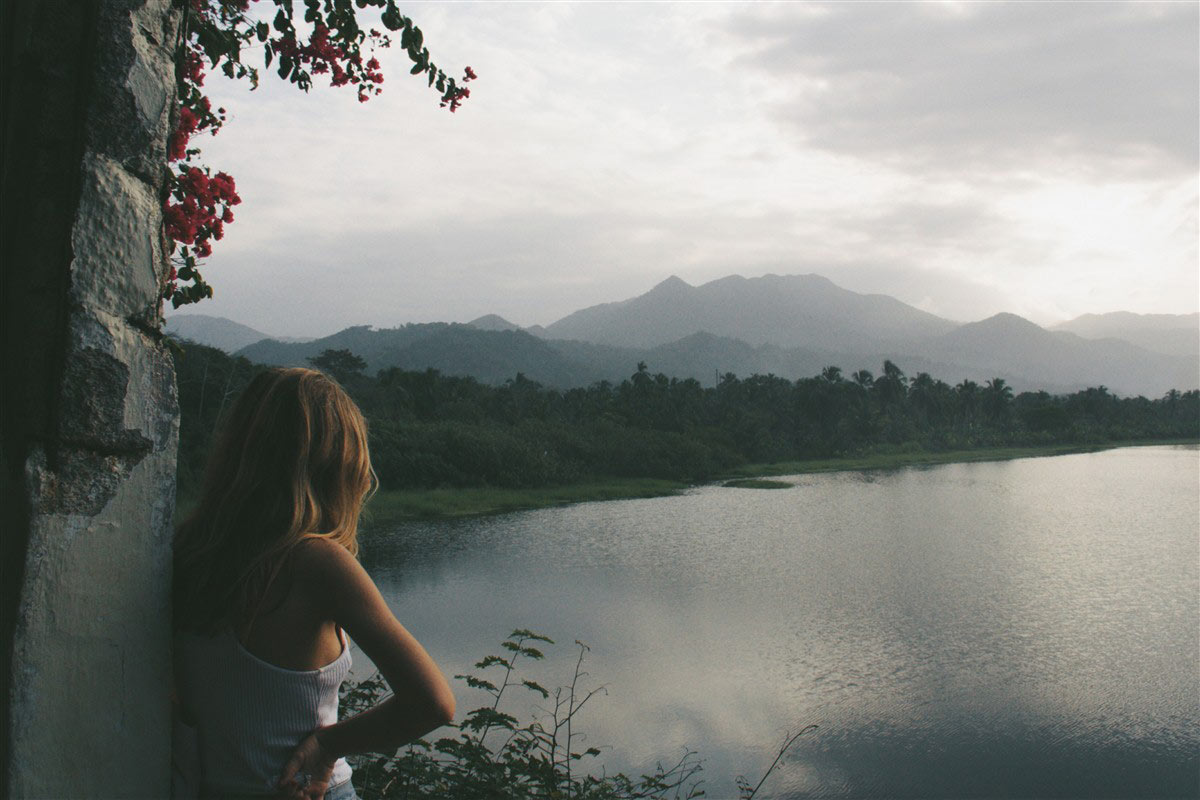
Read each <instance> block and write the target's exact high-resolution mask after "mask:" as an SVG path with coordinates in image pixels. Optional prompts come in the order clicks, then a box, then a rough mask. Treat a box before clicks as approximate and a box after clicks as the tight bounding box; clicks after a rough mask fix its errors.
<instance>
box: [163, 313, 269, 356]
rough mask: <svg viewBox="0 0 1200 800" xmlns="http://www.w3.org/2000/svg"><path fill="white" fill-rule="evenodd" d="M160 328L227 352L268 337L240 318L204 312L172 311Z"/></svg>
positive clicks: (167, 332) (170, 333) (182, 337)
mask: <svg viewBox="0 0 1200 800" xmlns="http://www.w3.org/2000/svg"><path fill="white" fill-rule="evenodd" d="M163 331H164V332H165V333H166V334H167V335H168V336H174V337H175V338H177V339H187V340H188V341H190V342H196V343H197V344H203V345H208V346H209V347H215V348H217V349H218V350H224V351H225V352H226V353H232V352H234V351H235V350H240V349H242V348H243V347H245V346H247V345H250V344H253V343H254V342H257V341H259V340H261V339H267V338H270V337H268V335H267V334H265V333H263V332H261V331H256V330H255V329H254V328H251V327H249V326H246V325H242V324H241V323H239V322H234V321H233V320H231V319H225V318H224V317H212V316H209V315H207V314H172V315H171V316H169V317H167V321H166V325H165V326H164V328H163Z"/></svg>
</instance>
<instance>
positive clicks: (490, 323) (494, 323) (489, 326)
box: [467, 314, 521, 331]
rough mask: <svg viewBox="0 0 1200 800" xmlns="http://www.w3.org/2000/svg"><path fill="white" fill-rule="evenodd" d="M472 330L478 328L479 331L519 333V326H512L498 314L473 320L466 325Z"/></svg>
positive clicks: (486, 315) (485, 315)
mask: <svg viewBox="0 0 1200 800" xmlns="http://www.w3.org/2000/svg"><path fill="white" fill-rule="evenodd" d="M467 324H468V325H470V326H471V327H472V328H478V329H479V330H481V331H519V330H521V326H520V325H514V324H513V323H511V322H509V321H508V320H506V319H505V318H504V317H502V316H500V315H499V314H484V315H483V316H482V317H479V318H478V319H473V320H471V321H470V322H468V323H467Z"/></svg>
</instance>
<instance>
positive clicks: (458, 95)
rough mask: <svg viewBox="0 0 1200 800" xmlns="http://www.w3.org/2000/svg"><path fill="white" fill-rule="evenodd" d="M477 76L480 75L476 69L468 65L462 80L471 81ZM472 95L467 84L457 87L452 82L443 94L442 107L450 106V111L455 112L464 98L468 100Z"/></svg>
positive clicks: (464, 81)
mask: <svg viewBox="0 0 1200 800" xmlns="http://www.w3.org/2000/svg"><path fill="white" fill-rule="evenodd" d="M477 77H478V76H477V75H476V74H475V70H473V69H471V68H470V67H467V68H465V69H464V70H463V79H462V82H463V83H470V82H471V81H473V80H475V78H477ZM470 96H471V90H470V89H468V88H467V87H466V86H462V87H457V86H455V85H454V84H453V83H451V84H450V86H449V88H448V89H447V90H446V93H445V94H444V95H442V103H441V105H442V108H446V107H449V108H450V113H451V114H453V113H454V112H455V111H458V107H459V106H461V105H462V102H463V100H466V99H467V98H468V97H470Z"/></svg>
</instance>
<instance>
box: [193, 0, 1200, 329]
mask: <svg viewBox="0 0 1200 800" xmlns="http://www.w3.org/2000/svg"><path fill="white" fill-rule="evenodd" d="M403 8H404V10H405V12H406V13H408V14H409V15H410V16H412V17H413V18H414V20H415V21H416V22H417V23H418V25H419V26H420V27H421V28H422V30H423V31H424V32H425V41H426V44H427V46H428V47H429V48H430V50H431V52H432V54H433V56H434V60H435V61H436V62H437V63H438V64H439V65H440V66H442V67H443V68H445V69H447V71H453V72H454V73H456V74H458V73H460V70H461V67H463V66H466V65H470V66H471V67H473V68H474V69H475V71H476V72H477V73H478V75H479V79H478V81H476V82H474V83H472V84H471V89H472V95H471V98H470V100H469V101H468V102H467V103H466V104H465V105H464V106H463V108H462V109H460V110H459V112H458V113H457V114H453V115H452V114H450V113H448V112H447V111H446V110H445V109H440V108H438V104H437V95H436V94H435V93H434V92H432V91H431V90H428V89H425V88H424V83H423V82H420V81H418V80H417V79H415V78H412V77H410V76H409V75H408V74H407V69H406V68H405V64H406V62H407V57H406V56H405V55H404V53H403V51H400V50H399V49H397V50H396V51H395V52H388V51H384V52H382V53H381V57H380V60H381V61H382V62H383V65H384V70H385V73H386V75H387V82H386V83H385V84H384V90H385V91H384V93H383V94H382V95H380V96H379V97H377V98H375V99H373V100H372V101H371V102H369V103H366V104H359V103H358V102H356V100H355V97H354V94H353V92H352V91H348V90H344V89H343V90H338V89H331V88H329V87H327V86H323V85H319V86H317V87H315V88H314V89H313V90H312V91H311V92H310V93H309V94H307V95H305V94H302V93H300V92H298V91H296V90H295V89H294V88H293V87H291V86H286V85H284V84H282V83H281V82H280V81H279V80H278V79H277V78H276V77H275V76H274V75H273V74H270V75H264V80H263V86H262V88H260V89H259V90H258V91H257V92H253V93H250V92H248V91H247V90H246V87H245V85H243V84H233V83H230V82H228V81H225V80H224V79H221V78H218V77H212V78H210V79H209V88H210V89H211V90H212V92H211V94H212V96H213V98H214V100H216V101H217V103H216V104H219V105H224V106H225V107H226V108H227V109H228V110H229V122H228V124H227V125H226V127H225V129H224V130H223V131H222V132H221V134H220V135H219V136H217V137H215V138H208V137H204V138H203V139H202V140H201V145H202V146H203V147H204V161H205V163H207V164H209V165H211V166H212V167H213V168H214V170H216V169H221V170H225V171H227V172H229V173H231V174H232V175H233V176H234V177H235V179H236V180H237V185H238V190H239V193H240V194H241V196H242V198H243V201H244V202H243V203H242V205H240V206H238V207H237V209H236V214H237V220H236V222H235V223H234V224H233V225H231V226H229V228H228V230H227V233H226V237H225V239H224V240H223V241H221V242H218V243H216V248H215V252H214V255H213V256H212V258H211V259H209V261H208V264H207V266H206V267H205V268H204V270H203V272H204V274H205V277H206V278H207V279H208V281H209V282H210V283H212V284H213V285H214V287H215V290H216V298H215V299H214V300H210V301H205V302H203V303H201V304H199V305H196V306H192V307H190V308H189V309H188V310H191V311H195V312H197V313H205V314H215V315H219V316H226V317H229V318H231V319H234V320H237V321H238V322H242V323H245V324H247V325H251V326H253V327H255V328H258V329H259V330H262V331H264V332H266V333H271V334H280V335H293V336H303V335H307V336H316V335H325V334H328V333H332V332H334V331H336V330H339V329H341V328H343V327H346V326H349V325H354V324H372V325H376V326H381V327H391V326H395V325H399V324H403V323H406V322H427V321H434V320H444V321H460V322H465V321H468V320H471V319H473V318H475V317H478V316H480V315H483V314H487V313H496V314H500V315H501V316H503V317H505V318H507V319H509V320H511V321H513V322H516V323H518V324H521V325H531V324H534V323H538V324H543V325H544V324H548V323H550V322H553V321H555V320H557V319H559V318H560V317H562V316H564V315H566V314H568V313H570V312H572V311H574V310H577V309H579V308H582V307H584V306H588V305H593V304H595V303H600V302H607V301H612V300H622V299H626V298H628V297H632V296H635V295H638V294H641V293H643V292H645V291H647V290H648V289H650V288H651V287H652V286H654V285H655V284H656V283H658V282H660V281H661V280H663V279H665V278H666V277H668V276H669V275H678V276H679V277H681V278H683V279H684V280H685V281H687V282H688V283H691V284H693V285H699V284H701V283H704V282H706V281H709V280H713V279H715V278H719V277H723V276H725V275H729V274H735V273H736V274H740V275H744V276H746V277H752V276H757V275H763V274H766V273H776V274H795V273H810V272H815V273H818V274H821V275H824V276H826V277H828V278H830V279H832V280H833V281H834V282H836V283H838V284H839V285H841V286H844V287H845V288H848V289H852V290H854V291H859V292H878V293H884V294H890V295H893V296H895V297H898V298H899V299H901V300H903V301H905V302H907V303H911V304H913V305H916V306H918V307H920V308H923V309H925V310H928V311H932V312H934V313H936V314H940V315H942V316H946V317H949V318H952V319H959V320H964V321H966V320H976V319H982V318H984V317H986V316H990V315H991V314H994V313H997V312H1000V311H1011V312H1014V313H1017V314H1021V315H1023V316H1026V317H1028V318H1030V319H1033V320H1034V321H1036V322H1039V323H1041V324H1048V323H1053V322H1058V321H1062V320H1065V319H1068V318H1071V317H1074V316H1077V315H1079V314H1083V313H1087V312H1105V311H1115V310H1129V311H1136V312H1142V313H1150V312H1165V313H1187V312H1192V311H1196V310H1197V307H1198V305H1200V255H1198V247H1197V242H1198V237H1200V230H1198V217H1200V196H1198V188H1200V142H1198V129H1200V110H1198V105H1200V100H1198V98H1200V54H1198V42H1200V4H1198V3H1196V2H1192V1H1191V0H1189V2H1182V3H1168V4H1158V3H1151V2H1133V3H1113V2H1106V3H1084V2H1072V3H1066V2H1062V3H1059V2H1032V3H1015V2H1013V3H957V2H933V3H911V4H903V3H881V4H875V3H828V4H824V3H817V4H809V3H803V4H802V3H777V4H776V3H753V4H752V3H681V4H660V3H532V2H531V3H503V2H494V1H491V2H487V3H455V4H426V3H410V4H407V5H404V6H403ZM360 13H361V12H360ZM253 57H254V58H255V59H258V58H259V57H260V56H259V54H258V53H255V54H254V56H253ZM389 67H390V69H389Z"/></svg>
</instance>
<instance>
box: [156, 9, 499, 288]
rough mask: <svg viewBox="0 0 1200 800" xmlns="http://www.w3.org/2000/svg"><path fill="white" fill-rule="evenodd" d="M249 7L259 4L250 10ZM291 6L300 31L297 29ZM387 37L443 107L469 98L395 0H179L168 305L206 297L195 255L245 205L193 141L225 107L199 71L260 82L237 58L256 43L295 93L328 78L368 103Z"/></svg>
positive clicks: (214, 127) (166, 208) (466, 78)
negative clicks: (366, 20)
mask: <svg viewBox="0 0 1200 800" xmlns="http://www.w3.org/2000/svg"><path fill="white" fill-rule="evenodd" d="M268 3H270V4H272V5H274V6H275V15H274V18H273V19H271V16H270V12H269V11H267V12H264V11H262V10H260V8H258V7H261V6H265V5H267V4H268ZM297 5H299V6H301V8H300V9H297V8H296V6H297ZM251 6H255V7H256V8H255V10H254V12H253V13H252V12H251ZM368 8H374V9H377V10H378V11H379V17H378V19H379V24H380V26H381V27H382V30H380V29H377V28H363V27H362V26H361V25H360V22H359V19H358V11H359V9H368ZM297 13H300V14H301V23H300V24H301V27H302V28H303V29H304V30H303V33H302V32H301V31H299V30H297V23H296V15H297ZM268 19H271V21H270V22H268V21H267V20H268ZM393 37H398V38H399V44H400V47H402V48H403V49H404V50H405V52H406V53H407V54H408V57H409V60H410V61H411V62H412V68H411V69H410V70H409V72H410V73H411V74H412V75H423V76H425V79H426V80H427V81H428V84H429V86H430V87H431V88H432V89H435V90H436V91H437V92H438V93H439V95H440V103H441V106H442V107H443V108H448V109H449V110H450V111H451V112H453V111H457V110H458V108H459V107H460V106H461V105H462V103H463V101H464V100H466V99H467V98H468V97H470V95H471V91H470V89H468V88H467V86H466V84H467V83H469V82H470V81H472V80H474V79H475V73H474V72H473V71H472V70H471V68H470V67H466V68H465V69H464V70H463V75H462V78H461V79H459V80H458V81H456V80H455V79H454V78H453V77H450V76H448V75H447V74H446V73H445V72H444V71H443V70H442V69H440V68H439V67H438V66H437V65H436V64H434V63H433V61H432V60H431V58H430V55H429V48H427V47H425V42H424V38H425V37H424V35H423V34H422V33H421V29H420V28H418V27H417V26H416V25H415V24H414V23H413V21H412V20H411V19H409V18H408V17H406V16H404V15H403V14H401V13H400V10H399V8H398V7H397V6H396V3H395V2H394V0H353V2H352V1H351V0H303V2H301V3H297V2H295V0H262V2H259V0H253V2H252V0H185V2H184V4H183V24H182V26H181V28H180V34H179V41H178V43H177V51H176V60H175V79H176V82H177V84H178V96H179V106H178V114H177V115H176V119H175V126H174V129H173V130H172V132H171V134H170V136H169V138H168V141H167V165H168V167H167V180H166V190H165V197H164V200H163V225H164V229H165V233H166V237H167V239H168V240H169V244H170V253H171V268H170V270H169V272H168V274H167V276H166V282H165V284H164V287H163V297H164V298H165V299H168V300H170V301H171V304H172V305H173V306H175V307H176V308H178V307H179V306H182V305H186V304H188V303H196V302H199V301H200V300H203V299H205V298H207V297H212V295H213V290H212V286H210V285H209V284H208V283H206V282H205V280H204V278H203V277H202V276H201V274H200V269H199V265H200V260H201V259H204V258H207V257H208V256H209V255H211V254H212V250H213V242H215V241H220V240H221V238H222V237H223V236H224V235H225V226H226V225H229V224H230V223H232V222H233V220H234V214H233V207H234V206H236V205H238V204H239V203H241V202H242V199H241V197H239V196H238V193H237V186H236V184H235V183H234V180H233V177H232V176H230V175H229V174H227V173H225V172H216V173H213V171H212V169H211V168H210V167H209V166H208V165H206V164H204V163H202V159H201V152H200V148H199V146H197V144H196V137H197V136H198V135H199V134H203V133H207V134H209V135H216V133H217V132H218V131H220V130H221V127H222V126H223V125H224V124H225V109H224V108H217V109H213V107H212V102H211V101H210V100H209V98H208V96H207V95H206V94H205V91H204V79H205V76H206V74H207V73H208V72H211V71H214V70H220V71H221V72H222V73H223V74H224V75H226V76H227V77H229V78H233V79H237V80H248V81H249V82H250V85H251V88H257V87H258V79H259V74H258V69H257V68H256V67H253V66H250V65H249V64H247V63H246V62H244V61H243V60H242V57H243V54H244V53H248V52H249V51H251V50H253V49H260V50H261V52H262V58H263V68H264V69H270V70H273V71H274V72H275V73H276V74H277V75H278V76H279V77H280V78H281V79H283V80H285V81H288V82H289V83H291V84H293V85H295V86H296V87H297V88H299V89H301V90H302V91H305V92H307V91H308V90H309V89H310V88H312V86H313V83H314V81H315V80H317V79H318V78H320V79H325V78H326V77H328V80H329V85H330V86H334V87H345V86H350V87H353V88H354V89H355V91H356V92H357V94H358V100H359V102H362V103H365V102H367V101H368V100H370V99H371V98H372V97H375V96H377V95H379V94H380V93H381V92H382V91H383V82H384V78H383V72H382V71H381V69H380V65H379V60H378V59H377V58H375V51H376V50H377V49H380V48H387V47H390V46H391V45H392V42H393Z"/></svg>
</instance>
